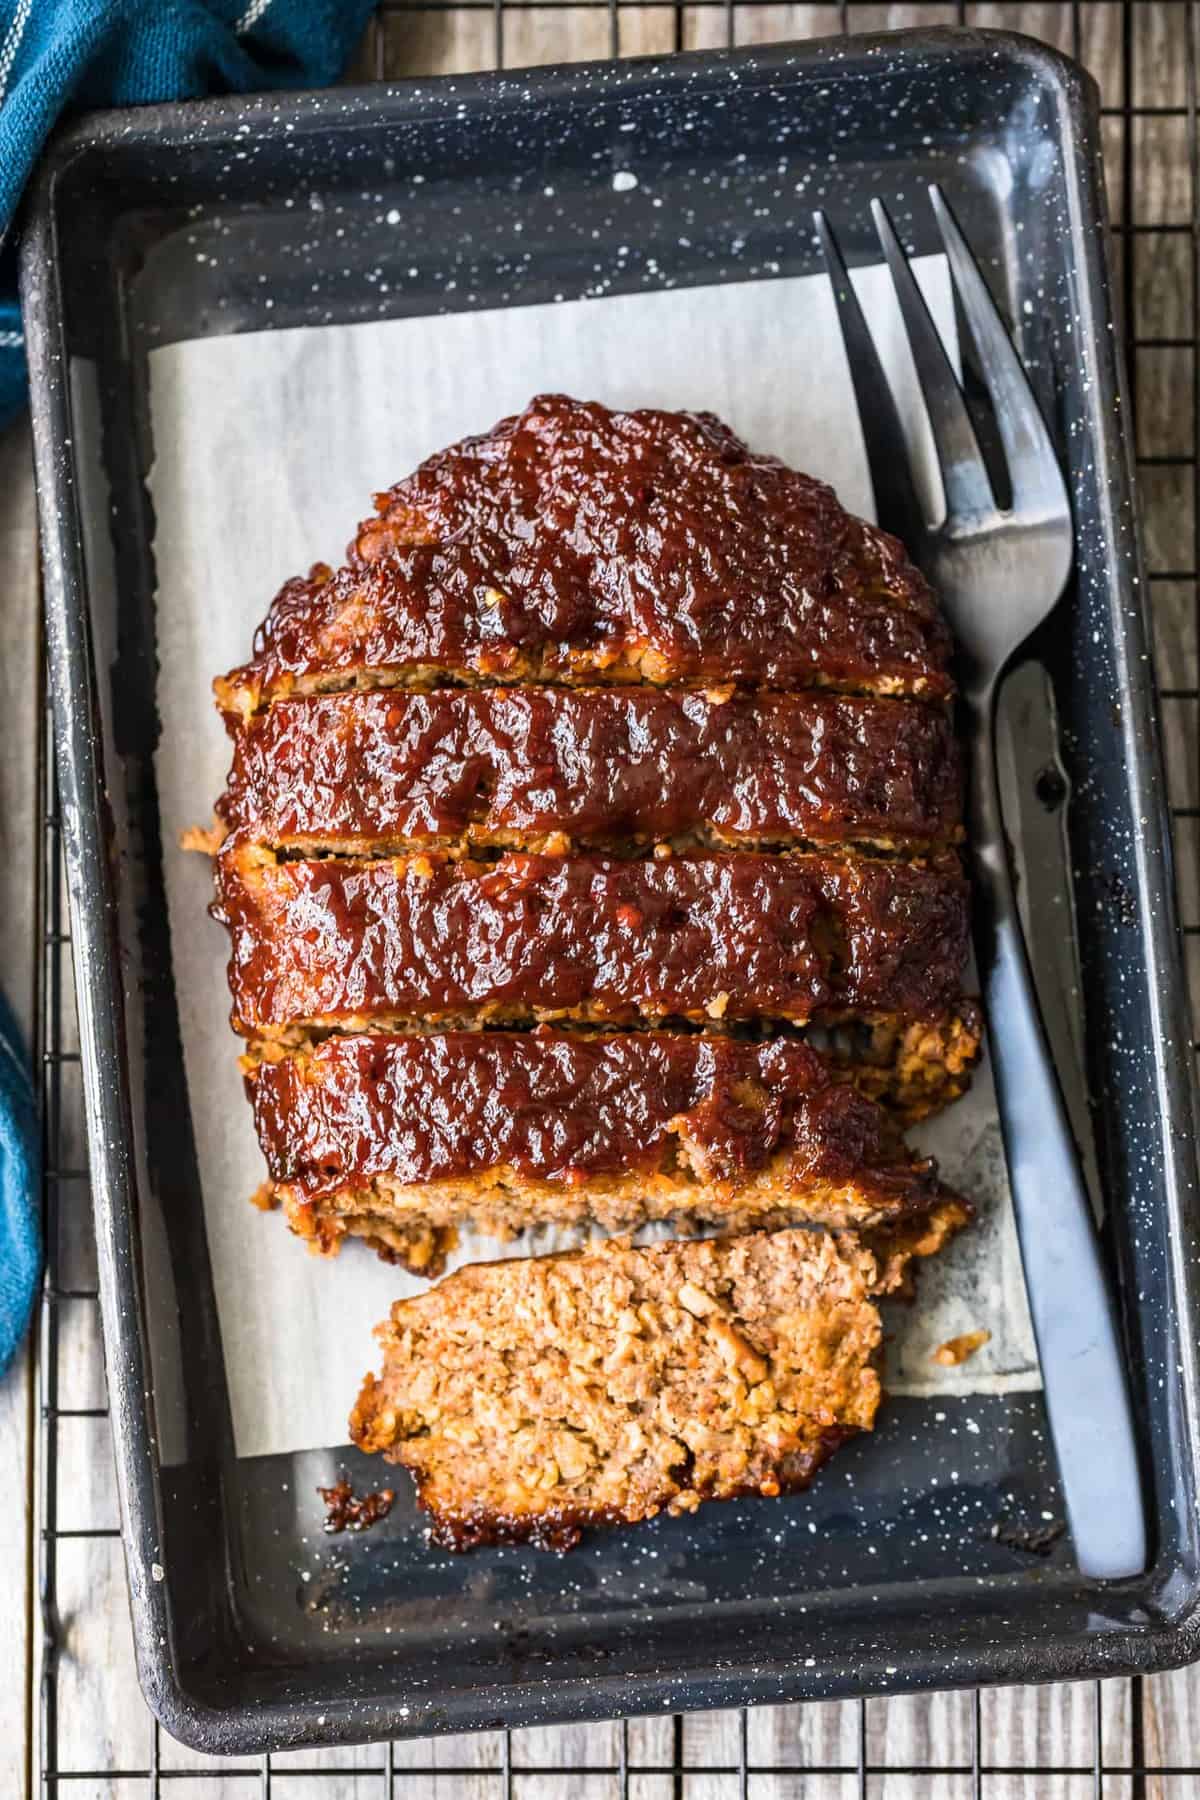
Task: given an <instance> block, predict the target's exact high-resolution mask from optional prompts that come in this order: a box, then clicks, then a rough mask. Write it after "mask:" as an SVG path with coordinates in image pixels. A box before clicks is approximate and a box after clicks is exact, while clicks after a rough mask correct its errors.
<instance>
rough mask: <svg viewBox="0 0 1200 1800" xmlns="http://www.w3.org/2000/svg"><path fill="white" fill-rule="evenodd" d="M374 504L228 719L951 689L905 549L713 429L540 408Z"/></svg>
mask: <svg viewBox="0 0 1200 1800" xmlns="http://www.w3.org/2000/svg"><path fill="white" fill-rule="evenodd" d="M376 507H377V515H376V517H375V518H373V519H371V520H369V521H368V522H367V523H366V524H364V525H363V526H362V527H361V528H360V529H359V532H358V534H357V536H356V538H355V541H354V543H353V544H352V545H351V547H350V551H349V553H348V554H349V561H348V563H347V564H346V565H345V567H343V568H341V569H339V570H338V571H337V572H336V573H334V572H333V571H332V570H331V569H330V568H329V567H328V566H326V565H324V564H318V565H317V566H316V567H315V568H314V569H313V570H312V571H311V573H310V574H309V576H308V577H307V579H297V580H294V581H290V582H288V583H287V585H286V586H285V587H284V588H283V589H282V591H281V592H280V593H279V594H278V595H277V596H276V598H275V600H274V602H273V603H272V606H271V610H270V612H269V614H268V616H267V619H266V621H265V623H264V624H263V626H262V627H261V629H260V631H259V633H258V636H257V638H256V640H255V648H254V655H253V657H252V658H251V660H250V661H249V662H248V663H247V664H245V666H244V667H242V668H239V669H235V670H233V671H232V672H231V673H230V674H229V675H227V676H226V677H225V678H224V679H223V680H220V681H218V682H217V683H216V684H215V687H216V692H217V697H218V703H219V704H220V706H221V707H222V709H223V710H224V711H225V712H226V714H227V715H229V716H230V717H233V718H237V719H245V718H249V717H250V716H251V715H252V714H253V713H255V712H257V711H258V710H259V708H260V707H262V706H263V705H265V704H269V703H270V702H271V701H272V700H274V699H277V698H279V697H280V696H281V695H285V694H288V693H294V692H299V693H306V692H308V693H311V692H317V691H322V690H328V689H330V688H333V687H351V686H359V687H361V686H379V685H385V684H392V683H399V684H401V685H407V686H429V685H431V684H433V683H440V682H444V681H446V680H453V681H456V682H478V681H484V682H492V681H505V682H508V681H566V682H573V681H597V680H601V681H619V682H631V681H642V682H652V683H665V682H683V683H688V684H703V683H704V682H707V681H713V680H716V681H739V682H747V683H751V684H753V685H757V686H763V687H796V686H800V687H814V686H824V685H828V686H833V687H839V688H843V689H850V690H862V691H870V692H874V693H913V694H933V695H944V694H946V693H948V692H949V691H950V688H951V681H950V677H949V673H948V665H949V654H950V638H949V633H948V631H947V629H946V626H945V624H944V622H943V620H942V618H941V616H940V614H939V612H938V609H937V606H936V604H935V602H934V599H933V596H932V595H931V593H930V591H929V588H928V586H927V584H926V582H925V579H924V577H923V576H922V575H921V574H920V572H919V571H918V570H917V569H916V567H915V566H914V565H913V563H912V562H910V560H909V558H908V556H907V555H906V553H905V551H904V549H903V546H902V545H901V544H900V543H899V542H898V541H897V540H896V539H895V538H893V537H889V536H888V534H887V533H886V532H883V531H880V530H878V529H877V528H876V527H875V526H872V525H868V524H866V523H865V522H864V521H863V520H861V519H856V518H853V517H851V515H850V514H849V513H847V512H846V511H845V510H844V508H843V507H842V506H841V505H840V504H839V502H838V499H837V496H836V495H835V494H834V492H833V490H832V488H829V487H827V486H825V484H824V483H823V482H820V481H815V480H813V478H812V477H811V476H808V475H802V474H798V473H796V472H795V471H794V470H791V469H788V468H786V467H785V466H784V465H783V464H782V463H781V462H778V461H777V460H776V459H775V458H774V457H769V456H756V455H754V454H752V453H751V452H750V451H749V450H748V449H747V448H746V446H745V445H744V444H743V443H741V442H740V440H739V439H738V438H736V437H735V436H734V435H733V433H732V432H731V431H730V430H728V428H727V427H726V426H724V425H722V424H721V423H720V422H719V421H718V420H717V419H715V418H713V417H712V416H711V414H692V413H674V412H658V411H641V412H630V413H621V412H610V411H609V410H608V408H607V407H603V406H597V405H587V404H583V403H581V402H579V401H575V400H569V399H566V398H564V397H563V396H561V395H557V396H556V395H552V396H549V397H543V398H540V399H537V400H534V401H532V402H531V404H530V405H529V406H528V407H527V408H526V409H525V411H524V412H523V413H521V414H520V415H519V416H516V417H513V418H509V419H504V420H502V421H501V422H500V424H499V425H497V426H496V427H495V429H494V430H492V431H490V432H488V433H486V434H485V435H484V436H482V437H477V438H468V439H465V440H464V441H463V442H461V443H459V444H455V445H452V446H451V447H450V448H449V449H448V450H444V451H442V452H441V453H440V454H439V455H437V456H434V457H431V458H430V459H429V461H428V462H425V463H423V464H422V465H421V467H420V468H419V469H418V470H417V471H416V473H415V474H414V475H411V476H409V477H408V478H407V479H406V480H405V481H402V482H400V483H398V484H397V486H396V487H394V488H392V489H391V490H390V491H389V492H388V493H386V494H381V495H379V496H378V497H377V500H376Z"/></svg>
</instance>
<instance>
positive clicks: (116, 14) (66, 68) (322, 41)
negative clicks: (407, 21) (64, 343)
mask: <svg viewBox="0 0 1200 1800" xmlns="http://www.w3.org/2000/svg"><path fill="white" fill-rule="evenodd" d="M373 5H374V0H0V31H2V33H3V35H2V37H0V240H4V239H5V238H6V237H7V234H8V229H9V226H10V225H11V224H12V218H13V213H14V212H15V210H16V206H17V202H18V201H19V199H20V197H21V193H22V190H23V189H24V186H25V183H26V181H27V180H28V178H29V173H30V170H31V169H32V168H33V165H34V163H35V162H36V161H37V158H38V155H39V154H40V152H41V149H42V146H43V144H44V143H45V141H46V138H47V137H48V135H49V133H50V131H51V129H52V128H53V126H54V125H55V124H57V122H58V120H59V118H60V117H61V115H62V114H63V113H64V111H67V110H68V109H69V110H75V109H77V108H82V107H89V106H137V105H140V104H145V103H146V102H147V101H151V100H195V99H199V98H200V97H201V96H202V95H204V94H245V93H254V92H259V91H261V90H262V89H264V88H304V87H322V86H324V85H325V84H326V83H327V82H330V81H334V80H336V79H337V77H338V76H339V75H340V74H341V72H342V70H343V69H344V68H345V66H346V64H347V62H348V61H349V59H350V56H351V55H352V53H353V51H354V49H355V47H356V46H357V44H358V43H359V41H360V39H361V38H362V34H363V32H364V30H365V29H366V24H367V20H368V19H369V18H370V16H371V13H372V11H373ZM24 404H25V352H24V349H23V346H22V339H21V320H20V314H19V311H18V308H17V288H16V266H15V261H14V258H13V255H12V247H11V244H9V245H8V246H7V248H6V250H5V253H4V255H3V257H0V428H2V427H3V426H5V425H7V424H8V422H9V420H10V419H12V418H13V417H14V416H15V415H16V414H17V413H18V412H19V411H20V409H21V407H22V406H23V405H24Z"/></svg>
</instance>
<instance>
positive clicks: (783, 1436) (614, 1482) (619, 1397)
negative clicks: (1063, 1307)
mask: <svg viewBox="0 0 1200 1800" xmlns="http://www.w3.org/2000/svg"><path fill="white" fill-rule="evenodd" d="M897 1261H899V1262H901V1263H902V1262H903V1252H900V1253H899V1255H898V1256H897V1254H895V1253H893V1252H891V1251H890V1250H889V1247H888V1246H887V1245H886V1243H885V1244H882V1245H877V1244H874V1243H873V1242H872V1240H871V1239H870V1238H869V1237H866V1238H863V1237H858V1236H856V1235H853V1234H850V1233H846V1234H843V1235H833V1234H829V1233H818V1232H811V1231H795V1230H793V1231H778V1232H774V1233H765V1232H756V1233H753V1234H751V1235H748V1236H744V1237H737V1238H717V1239H706V1240H702V1241H697V1242H690V1243H689V1242H684V1243H666V1244H656V1245H653V1246H650V1247H647V1248H644V1249H635V1248H632V1247H631V1246H630V1245H629V1244H628V1243H626V1242H623V1241H621V1240H619V1239H617V1240H614V1241H611V1242H609V1243H607V1244H605V1245H602V1246H601V1247H599V1248H598V1249H596V1250H592V1251H589V1252H586V1253H583V1254H578V1253H576V1254H573V1255H566V1256H550V1257H533V1258H528V1259H525V1260H523V1261H513V1262H498V1263H477V1264H475V1265H474V1266H472V1267H470V1268H465V1269H460V1270H459V1271H458V1272H457V1273H456V1274H454V1275H450V1276H448V1277H447V1278H446V1280H445V1281H443V1282H442V1283H441V1284H440V1285H439V1286H438V1287H436V1288H434V1289H432V1290H431V1291H429V1292H427V1293H424V1294H421V1295H419V1296H418V1297H417V1298H415V1299H411V1300H403V1301H400V1302H398V1303H397V1304H396V1305H395V1306H394V1307H393V1308H392V1314H391V1318H390V1319H389V1320H388V1321H387V1322H386V1323H385V1324H384V1325H382V1326H380V1327H379V1330H378V1333H377V1335H378V1337H379V1339H380V1341H381V1343H382V1346H383V1371H382V1374H381V1375H379V1376H375V1375H368V1376H367V1378H366V1381H365V1383H364V1385H363V1388H362V1392H361V1393H360V1395H359V1398H358V1402H357V1405H356V1406H355V1408H354V1411H353V1414H352V1416H351V1420H350V1430H351V1435H352V1437H353V1438H354V1441H355V1442H356V1443H357V1444H359V1445H360V1446H361V1448H363V1449H364V1450H374V1451H382V1452H383V1454H384V1455H385V1456H386V1457H387V1459H388V1460H389V1461H390V1462H395V1463H402V1464H403V1465H404V1466H405V1467H406V1468H409V1469H411V1470H412V1472H413V1474H414V1475H415V1477H416V1480H417V1488H418V1493H419V1497H420V1502H421V1505H422V1506H423V1507H425V1508H426V1509H427V1511H428V1512H429V1514H430V1515H431V1519H432V1531H433V1537H434V1539H435V1540H436V1542H438V1543H439V1544H441V1545H444V1546H446V1547H449V1548H453V1549H466V1548H469V1547H471V1546H473V1545H476V1544H480V1543H489V1542H505V1541H507V1542H520V1541H522V1540H532V1541H534V1542H537V1543H541V1544H543V1545H547V1546H550V1547H554V1548H558V1549H563V1548H567V1547H569V1546H570V1545H571V1544H572V1543H573V1542H574V1541H575V1540H576V1539H577V1538H578V1537H579V1534H580V1531H581V1528H582V1527H583V1526H585V1525H588V1524H595V1523H600V1522H605V1523H612V1522H616V1521H625V1522H635V1521H638V1520H642V1519H649V1518H653V1517H654V1516H655V1515H656V1514H657V1513H660V1512H663V1511H666V1512H671V1513H683V1512H692V1511H694V1510H695V1508H696V1507H697V1506H699V1505H700V1503H701V1502H702V1501H704V1500H727V1499H730V1498H733V1497H734V1496H736V1495H743V1494H761V1495H775V1494H779V1493H782V1492H784V1491H786V1490H789V1489H795V1488H800V1487H803V1486H805V1484H806V1483H807V1482H808V1481H809V1480H810V1479H811V1477H812V1475H813V1474H814V1472H815V1471H816V1470H817V1469H818V1468H819V1467H820V1465H821V1463H823V1462H824V1461H825V1459H826V1458H827V1457H828V1456H829V1455H830V1454H831V1453H832V1452H833V1451H834V1450H835V1449H836V1448H837V1446H838V1445H839V1444H841V1443H842V1442H844V1440H845V1439H846V1438H848V1437H852V1436H854V1435H855V1434H856V1433H858V1432H861V1431H870V1430H871V1428H872V1426H873V1424H874V1422H875V1415H876V1411H877V1409H878V1406H879V1398H880V1384H879V1373H878V1367H877V1365H878V1359H879V1348H880V1340H881V1328H880V1318H879V1310H878V1308H877V1306H876V1305H875V1296H876V1295H878V1294H879V1293H880V1292H881V1291H883V1290H884V1289H886V1288H887V1287H888V1286H889V1285H892V1284H893V1283H894V1281H895V1279H896V1264H897Z"/></svg>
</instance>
